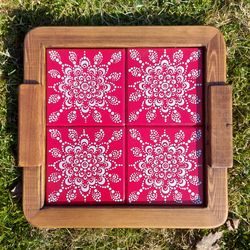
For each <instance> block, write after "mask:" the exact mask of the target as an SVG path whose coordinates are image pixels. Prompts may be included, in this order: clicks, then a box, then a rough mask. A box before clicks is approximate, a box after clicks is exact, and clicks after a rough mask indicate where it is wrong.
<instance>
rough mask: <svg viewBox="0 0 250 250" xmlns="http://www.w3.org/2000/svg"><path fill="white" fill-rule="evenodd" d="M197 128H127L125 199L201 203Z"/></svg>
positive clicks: (201, 191)
mask: <svg viewBox="0 0 250 250" xmlns="http://www.w3.org/2000/svg"><path fill="white" fill-rule="evenodd" d="M202 141H203V140H202V130H201V129H200V128H193V127H190V128H187V127H182V128H172V127H171V128H162V127H155V128H154V127H152V128H142V127H141V128H139V127H130V128H129V131H128V141H127V145H129V148H128V149H127V157H128V163H127V181H126V201H127V202H128V203H134V204H146V203H148V204H149V203H151V204H182V205H192V204H202V202H203V142H202Z"/></svg>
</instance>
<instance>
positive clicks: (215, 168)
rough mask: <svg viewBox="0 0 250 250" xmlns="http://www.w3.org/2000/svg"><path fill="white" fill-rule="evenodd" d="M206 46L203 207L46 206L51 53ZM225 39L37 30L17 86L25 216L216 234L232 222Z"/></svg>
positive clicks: (203, 30)
mask: <svg viewBox="0 0 250 250" xmlns="http://www.w3.org/2000/svg"><path fill="white" fill-rule="evenodd" d="M134 47H139V48H143V47H151V48H152V47H153V48H157V47H159V48H163V47H202V48H203V49H204V57H205V59H204V65H205V66H204V83H205V88H204V92H205V94H204V100H203V103H204V106H205V108H204V110H205V114H204V123H205V129H204V130H205V136H204V140H205V185H206V197H205V204H204V206H202V207H188V206H148V205H140V206H139V205H138V206H136V205H134V206H126V205H124V206H121V205H119V206H115V205H112V206H110V205H109V206H105V205H103V206H87V205H85V206H48V205H45V169H46V67H45V62H46V49H47V48H134ZM225 57H226V49H225V43H224V39H223V36H222V35H221V33H220V32H219V31H218V30H217V29H215V28H213V27H206V26H186V27H185V26H182V27H179V26H176V27H173V26H170V27H156V26H149V27H40V28H36V29H33V30H32V31H30V32H29V33H28V34H27V35H26V38H25V45H24V84H21V85H20V88H19V152H18V155H19V166H20V167H23V210H24V214H25V216H26V218H27V220H28V221H29V222H30V223H31V224H33V225H35V226H37V227H45V228H56V227H85V228H87V227H91V228H98V227H103V228H108V227H134V228H138V227H154V228H167V227H168V228H211V227H216V226H219V225H221V224H223V223H224V222H225V220H226V218H227V212H228V207H227V206H228V205H227V168H229V167H231V166H232V99H231V87H230V86H228V85H225V82H226V60H225Z"/></svg>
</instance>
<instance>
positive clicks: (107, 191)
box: [46, 127, 125, 204]
mask: <svg viewBox="0 0 250 250" xmlns="http://www.w3.org/2000/svg"><path fill="white" fill-rule="evenodd" d="M124 147H125V146H124V129H123V128H119V127H117V128H94V127H92V128H90V127H86V128H82V127H73V128H65V127H64V128H62V127H54V128H47V171H46V180H47V181H46V202H47V203H48V204H84V203H88V204H95V203H121V202H123V201H124V185H125V183H124V174H125V163H124V159H125V154H124V152H125V150H124Z"/></svg>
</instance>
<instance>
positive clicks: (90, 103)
mask: <svg viewBox="0 0 250 250" xmlns="http://www.w3.org/2000/svg"><path fill="white" fill-rule="evenodd" d="M46 53H47V54H46V57H47V124H48V125H53V126H61V125H62V126H67V125H70V124H72V125H84V124H88V125H91V124H92V125H96V124H102V125H107V124H108V125H118V126H119V125H122V124H123V123H124V116H125V114H124V95H125V94H124V93H125V90H124V88H125V86H124V85H125V76H124V75H125V74H124V73H125V72H124V71H125V50H124V49H47V51H46Z"/></svg>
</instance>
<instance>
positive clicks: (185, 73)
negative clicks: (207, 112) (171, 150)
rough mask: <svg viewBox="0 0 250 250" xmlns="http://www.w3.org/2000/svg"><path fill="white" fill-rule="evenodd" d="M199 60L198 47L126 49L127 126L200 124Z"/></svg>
mask: <svg viewBox="0 0 250 250" xmlns="http://www.w3.org/2000/svg"><path fill="white" fill-rule="evenodd" d="M202 61H203V58H202V49H201V48H133V49H128V50H127V93H128V94H127V101H128V106H127V108H128V109H127V121H128V123H129V124H131V125H144V124H154V125H162V124H173V125H176V124H181V125H194V124H201V123H202V88H203V86H202V81H203V79H202V68H203V65H202Z"/></svg>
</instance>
